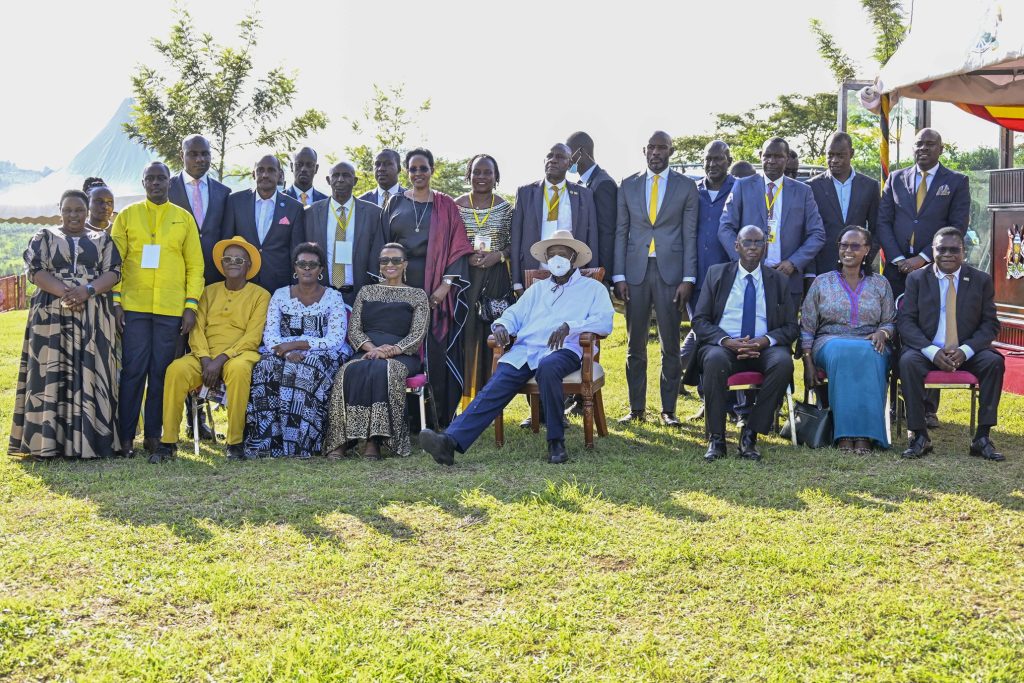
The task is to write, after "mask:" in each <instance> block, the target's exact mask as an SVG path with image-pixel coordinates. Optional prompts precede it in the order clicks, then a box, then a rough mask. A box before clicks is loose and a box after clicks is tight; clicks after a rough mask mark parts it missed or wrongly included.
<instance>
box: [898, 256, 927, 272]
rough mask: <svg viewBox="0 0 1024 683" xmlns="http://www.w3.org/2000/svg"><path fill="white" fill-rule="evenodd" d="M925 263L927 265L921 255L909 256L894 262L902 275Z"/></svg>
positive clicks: (921, 266)
mask: <svg viewBox="0 0 1024 683" xmlns="http://www.w3.org/2000/svg"><path fill="white" fill-rule="evenodd" d="M926 265H928V261H927V260H925V259H924V258H922V257H921V256H911V257H910V258H905V259H903V260H901V261H899V262H897V263H896V267H897V268H898V269H899V271H900V272H901V273H903V274H904V275H906V274H907V273H912V272H914V271H915V270H917V269H918V268H923V267H924V266H926Z"/></svg>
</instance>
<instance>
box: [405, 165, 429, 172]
mask: <svg viewBox="0 0 1024 683" xmlns="http://www.w3.org/2000/svg"><path fill="white" fill-rule="evenodd" d="M429 172H430V167H429V166H410V167H409V173H429Z"/></svg>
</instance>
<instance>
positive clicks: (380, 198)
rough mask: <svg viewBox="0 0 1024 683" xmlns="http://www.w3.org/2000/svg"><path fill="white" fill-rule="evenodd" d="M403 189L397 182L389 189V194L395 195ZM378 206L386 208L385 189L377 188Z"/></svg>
mask: <svg viewBox="0 0 1024 683" xmlns="http://www.w3.org/2000/svg"><path fill="white" fill-rule="evenodd" d="M401 189H402V186H401V185H399V184H398V183H395V184H394V185H392V186H391V187H390V188H389V189H388V194H389V195H390V196H392V197H394V196H395V195H396V194H398V193H399V191H400V190H401ZM377 206H379V207H381V208H384V190H382V189H380V188H379V187H378V188H377Z"/></svg>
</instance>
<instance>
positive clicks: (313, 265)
mask: <svg viewBox="0 0 1024 683" xmlns="http://www.w3.org/2000/svg"><path fill="white" fill-rule="evenodd" d="M295 267H296V268H301V269H302V270H316V269H317V268H319V267H320V262H319V261H296V262H295Z"/></svg>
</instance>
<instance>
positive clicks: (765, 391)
mask: <svg viewBox="0 0 1024 683" xmlns="http://www.w3.org/2000/svg"><path fill="white" fill-rule="evenodd" d="M698 353H699V354H700V357H699V360H700V363H701V368H702V372H703V384H704V426H705V430H706V431H707V433H708V434H709V435H710V434H718V435H722V436H724V435H725V410H726V407H727V405H728V400H729V389H728V379H729V375H731V374H733V373H736V372H744V371H756V372H760V373H762V374H763V375H764V383H763V384H762V385H761V389H760V391H758V392H757V399H756V400H755V401H754V406H753V409H752V410H751V411H750V417H749V418H748V419H747V426H748V427H749V428H750V429H752V430H754V431H755V432H757V433H759V434H767V433H768V432H769V431H771V429H772V422H773V421H774V419H775V411H776V410H777V409H778V407H779V404H780V403H781V402H782V398H783V396H785V395H786V387H787V386H789V383H790V382H791V381H793V352H792V349H791V348H790V347H789V346H770V347H768V348H767V349H765V350H764V351H762V352H761V355H760V356H759V357H758V358H751V359H748V360H738V359H737V358H736V354H734V353H733V352H732V351H730V350H729V349H727V348H725V347H724V346H716V345H711V344H708V345H705V346H702V347H701V349H700V351H699V352H698Z"/></svg>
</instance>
